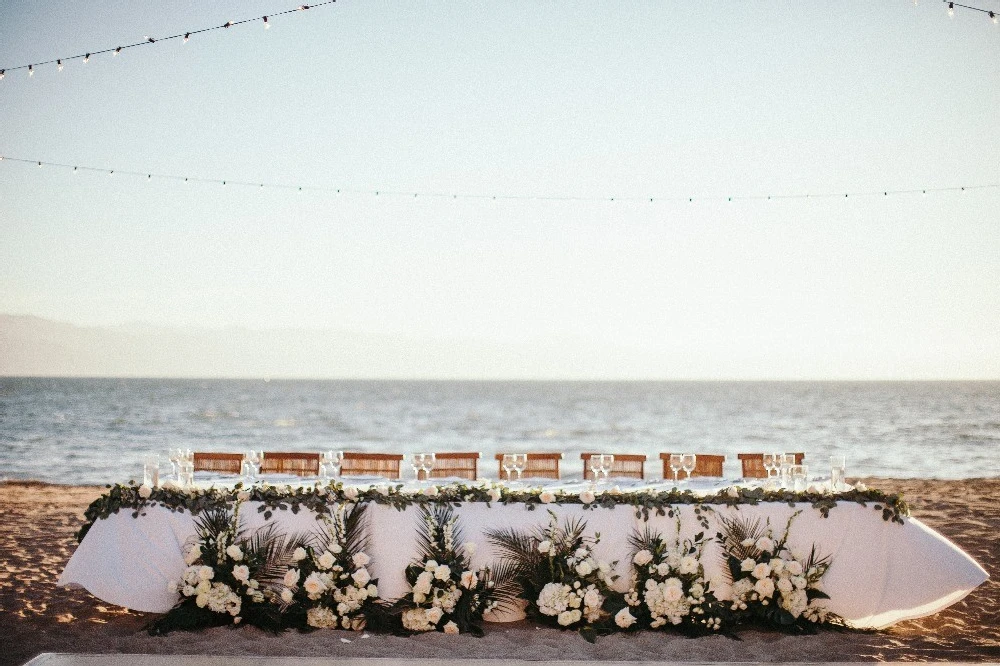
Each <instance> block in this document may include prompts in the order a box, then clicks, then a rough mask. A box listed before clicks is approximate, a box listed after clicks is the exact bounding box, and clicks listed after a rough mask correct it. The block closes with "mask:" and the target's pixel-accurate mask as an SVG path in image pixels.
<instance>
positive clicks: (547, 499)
mask: <svg viewBox="0 0 1000 666" xmlns="http://www.w3.org/2000/svg"><path fill="white" fill-rule="evenodd" d="M538 501H539V502H541V503H542V504H551V503H552V502H555V501H556V495H555V493H553V492H552V491H551V490H543V491H542V492H540V493H539V494H538Z"/></svg>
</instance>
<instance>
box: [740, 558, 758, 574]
mask: <svg viewBox="0 0 1000 666" xmlns="http://www.w3.org/2000/svg"><path fill="white" fill-rule="evenodd" d="M755 566H757V562H756V560H753V559H751V558H749V557H748V558H747V559H745V560H743V561H742V562H740V571H753V568H754V567H755Z"/></svg>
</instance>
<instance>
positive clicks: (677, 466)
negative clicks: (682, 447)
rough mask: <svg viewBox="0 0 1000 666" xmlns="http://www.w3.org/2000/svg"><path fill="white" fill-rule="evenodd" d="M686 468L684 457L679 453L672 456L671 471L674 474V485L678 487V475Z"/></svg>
mask: <svg viewBox="0 0 1000 666" xmlns="http://www.w3.org/2000/svg"><path fill="white" fill-rule="evenodd" d="M683 467H684V456H682V455H681V454H679V453H671V454H670V469H671V470H672V471H673V473H674V485H675V486H676V485H677V473H678V472H679V471H681V468H683Z"/></svg>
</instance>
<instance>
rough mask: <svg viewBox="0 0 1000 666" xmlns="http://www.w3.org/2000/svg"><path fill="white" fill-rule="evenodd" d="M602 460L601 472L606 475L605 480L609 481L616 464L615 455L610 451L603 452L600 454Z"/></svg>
mask: <svg viewBox="0 0 1000 666" xmlns="http://www.w3.org/2000/svg"><path fill="white" fill-rule="evenodd" d="M599 457H600V461H601V474H603V475H604V480H605V481H607V480H608V478H609V477H610V476H611V470H612V469H613V468H614V465H615V457H614V456H613V455H611V454H610V453H602V454H601V455H600V456H599Z"/></svg>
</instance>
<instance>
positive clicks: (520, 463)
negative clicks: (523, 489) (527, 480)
mask: <svg viewBox="0 0 1000 666" xmlns="http://www.w3.org/2000/svg"><path fill="white" fill-rule="evenodd" d="M526 469H528V454H527V453H515V454H514V471H515V472H517V480H518V481H520V480H521V475H522V474H524V470H526Z"/></svg>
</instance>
